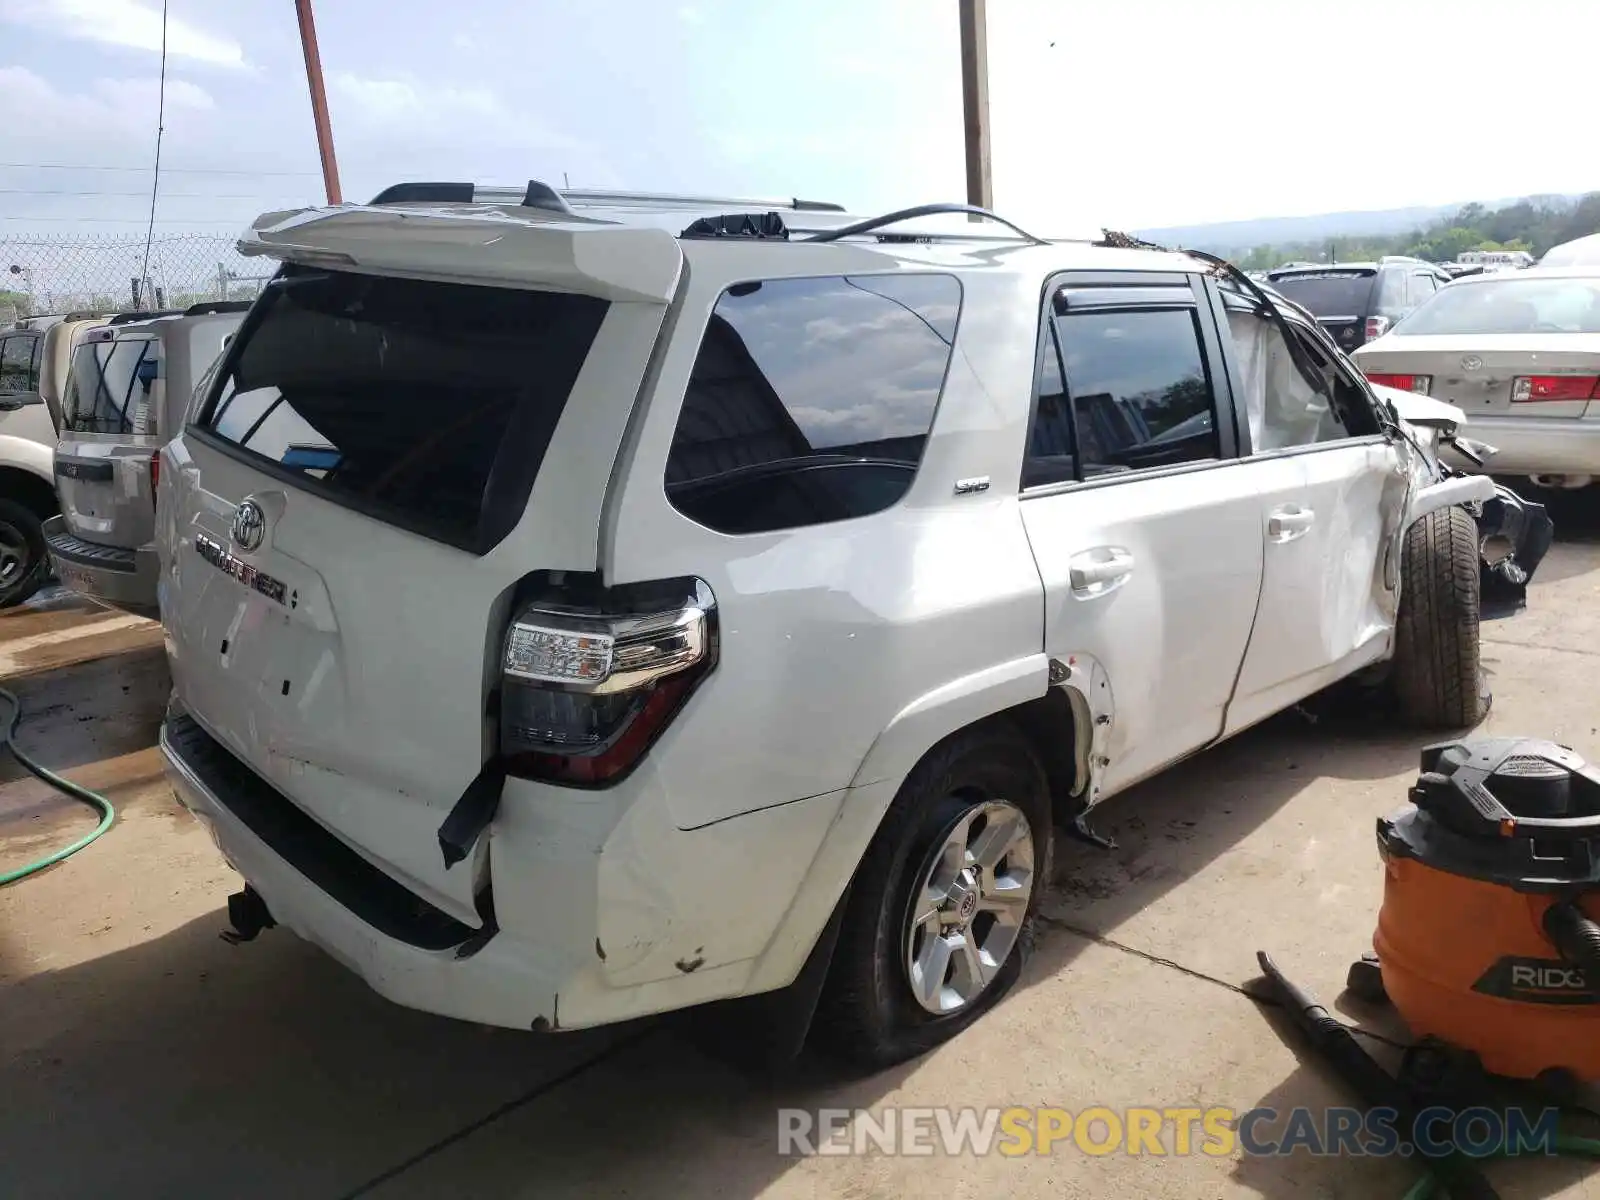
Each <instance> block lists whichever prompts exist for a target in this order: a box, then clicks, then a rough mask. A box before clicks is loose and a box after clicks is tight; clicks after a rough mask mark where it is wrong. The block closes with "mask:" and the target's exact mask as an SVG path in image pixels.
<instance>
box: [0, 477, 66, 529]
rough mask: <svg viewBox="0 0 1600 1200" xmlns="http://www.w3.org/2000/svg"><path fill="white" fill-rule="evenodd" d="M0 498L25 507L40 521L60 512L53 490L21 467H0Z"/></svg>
mask: <svg viewBox="0 0 1600 1200" xmlns="http://www.w3.org/2000/svg"><path fill="white" fill-rule="evenodd" d="M0 497H4V498H5V499H7V500H15V501H16V502H17V503H18V504H22V505H25V506H26V507H27V508H28V509H29V511H31V512H32V513H33V514H34V515H35V516H36V517H38V518H39V519H40V520H41V521H42V520H44V519H45V518H46V517H53V516H55V515H56V513H58V512H59V511H61V510H60V506H59V505H58V503H57V501H56V491H55V489H54V488H53V487H51V486H50V485H49V484H48V483H46V482H45V481H44V480H42V479H40V478H39V477H38V476H37V475H35V474H34V473H33V472H32V471H24V470H23V469H22V468H21V467H0Z"/></svg>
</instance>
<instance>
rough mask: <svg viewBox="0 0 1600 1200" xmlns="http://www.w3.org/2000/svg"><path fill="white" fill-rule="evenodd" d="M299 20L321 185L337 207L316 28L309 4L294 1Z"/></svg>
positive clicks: (336, 181) (330, 129)
mask: <svg viewBox="0 0 1600 1200" xmlns="http://www.w3.org/2000/svg"><path fill="white" fill-rule="evenodd" d="M294 10H295V15H296V16H297V17H299V19H300V48H301V49H302V50H304V51H305V56H306V82H307V83H308V84H309V85H310V86H311V116H312V118H313V119H314V120H315V121H316V123H317V151H318V153H320V154H321V155H322V182H323V184H324V186H325V187H326V188H327V190H328V203H329V204H340V203H342V202H343V197H342V196H341V194H340V192H339V161H338V159H336V158H335V157H334V154H333V127H332V126H331V125H330V124H329V123H328V94H327V92H326V91H324V90H323V87H322V56H321V55H320V54H319V53H318V52H317V26H316V22H314V21H313V20H312V19H311V0H294Z"/></svg>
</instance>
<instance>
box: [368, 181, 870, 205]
mask: <svg viewBox="0 0 1600 1200" xmlns="http://www.w3.org/2000/svg"><path fill="white" fill-rule="evenodd" d="M368 203H369V204H483V203H500V204H508V203H509V204H520V205H524V206H526V207H529V208H545V209H549V210H551V211H552V212H571V211H572V206H573V205H577V206H580V207H583V208H654V209H659V208H685V209H704V208H759V209H776V208H786V209H792V210H794V211H796V212H843V211H844V206H843V205H841V204H834V203H832V202H831V201H826V200H801V199H798V198H796V197H790V198H787V199H779V200H758V199H749V198H740V197H730V196H691V195H680V194H677V193H673V192H629V191H610V190H606V189H592V188H591V189H584V188H566V189H562V190H560V191H558V190H557V189H555V188H553V187H551V186H550V185H549V184H547V183H543V182H541V181H540V180H537V179H530V180H528V185H527V187H525V188H523V189H521V190H520V191H519V190H518V189H516V188H509V187H485V186H483V185H482V184H476V183H396V184H391V185H390V186H389V187H386V188H384V189H383V191H381V192H379V193H378V194H377V195H376V196H374V197H373V198H372V199H371V200H369V201H368Z"/></svg>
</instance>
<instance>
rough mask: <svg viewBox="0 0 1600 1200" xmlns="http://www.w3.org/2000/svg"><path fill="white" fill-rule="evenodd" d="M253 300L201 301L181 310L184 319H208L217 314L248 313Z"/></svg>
mask: <svg viewBox="0 0 1600 1200" xmlns="http://www.w3.org/2000/svg"><path fill="white" fill-rule="evenodd" d="M253 303H255V302H254V301H253V300H202V301H201V302H200V303H198V304H191V305H189V307H188V308H186V309H184V310H183V315H184V316H186V317H209V316H214V315H215V314H217V313H236V312H248V311H249V310H250V305H252V304H253Z"/></svg>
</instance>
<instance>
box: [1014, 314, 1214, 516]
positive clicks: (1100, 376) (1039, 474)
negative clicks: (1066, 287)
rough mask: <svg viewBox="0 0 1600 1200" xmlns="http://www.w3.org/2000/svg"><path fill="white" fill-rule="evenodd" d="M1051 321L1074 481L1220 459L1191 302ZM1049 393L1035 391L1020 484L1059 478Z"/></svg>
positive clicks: (1059, 435) (1059, 449)
mask: <svg viewBox="0 0 1600 1200" xmlns="http://www.w3.org/2000/svg"><path fill="white" fill-rule="evenodd" d="M1055 328H1056V335H1057V337H1058V338H1059V344H1060V347H1061V355H1062V358H1063V359H1064V361H1065V363H1066V396H1067V399H1068V402H1069V403H1070V410H1071V417H1070V428H1071V434H1070V437H1071V439H1072V443H1073V444H1071V450H1072V452H1073V453H1074V454H1075V457H1076V459H1077V470H1078V477H1079V478H1081V479H1092V478H1095V477H1096V476H1100V475H1106V474H1117V473H1121V472H1126V471H1135V470H1140V469H1143V468H1147V467H1170V466H1177V465H1179V464H1182V463H1189V462H1203V461H1206V460H1210V459H1217V458H1219V457H1220V450H1219V448H1218V439H1217V417H1216V399H1215V396H1214V394H1213V392H1212V382H1211V373H1210V371H1209V370H1208V369H1207V365H1206V358H1205V353H1204V351H1203V349H1202V341H1201V333H1200V324H1199V313H1198V311H1197V310H1196V309H1195V308H1194V307H1192V306H1184V307H1172V308H1133V309H1123V310H1110V311H1094V310H1087V311H1080V312H1074V311H1071V310H1070V309H1069V310H1068V311H1067V312H1066V313H1065V314H1063V315H1059V316H1057V317H1056V319H1055ZM1046 353H1047V354H1048V353H1049V350H1048V349H1047V351H1046ZM1047 365H1048V364H1047ZM1046 378H1047V379H1048V378H1049V375H1048V373H1047V375H1046ZM1052 385H1053V381H1052ZM1048 392H1049V388H1046V389H1045V391H1044V392H1042V393H1041V395H1040V397H1039V405H1038V409H1037V412H1036V415H1035V418H1034V427H1033V430H1032V433H1031V435H1030V441H1029V461H1028V462H1027V464H1026V465H1025V467H1024V484H1025V485H1039V484H1044V483H1048V482H1055V481H1058V477H1059V467H1060V464H1061V458H1062V454H1063V451H1064V450H1065V449H1066V445H1067V443H1066V437H1067V435H1065V434H1064V433H1063V431H1062V426H1063V424H1064V422H1063V421H1062V419H1061V413H1060V411H1059V410H1060V409H1061V408H1062V405H1060V404H1058V403H1055V402H1054V401H1053V399H1052V398H1051V397H1050V396H1049V394H1048ZM1053 476H1054V477H1056V478H1052V477H1053Z"/></svg>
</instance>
